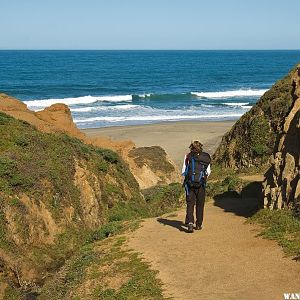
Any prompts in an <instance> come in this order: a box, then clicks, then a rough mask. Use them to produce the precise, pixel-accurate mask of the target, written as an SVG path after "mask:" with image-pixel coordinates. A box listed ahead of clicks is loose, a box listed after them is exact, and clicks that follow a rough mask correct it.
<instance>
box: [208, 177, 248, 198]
mask: <svg viewBox="0 0 300 300" xmlns="http://www.w3.org/2000/svg"><path fill="white" fill-rule="evenodd" d="M245 184H246V183H245V182H243V181H242V180H241V179H239V177H238V176H237V175H236V174H233V175H229V176H226V177H225V178H224V179H223V180H220V179H219V180H216V181H215V182H209V181H208V183H207V186H206V195H207V198H213V197H215V196H217V195H220V194H223V193H226V192H232V191H236V192H240V191H241V190H242V188H243V186H244V185H245Z"/></svg>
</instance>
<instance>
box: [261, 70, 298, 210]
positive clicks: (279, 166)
mask: <svg viewBox="0 0 300 300" xmlns="http://www.w3.org/2000/svg"><path fill="white" fill-rule="evenodd" d="M292 86H293V90H292V96H293V104H292V106H291V109H290V111H289V113H288V115H287V116H286V118H284V123H283V129H282V133H281V134H280V135H279V139H278V145H276V147H275V149H274V153H273V155H272V157H271V163H272V166H271V167H270V169H269V170H268V171H267V173H266V179H265V181H264V183H263V193H264V206H265V207H268V208H270V209H281V208H284V207H287V208H291V209H293V210H294V211H296V212H297V214H299V215H300V65H299V66H298V68H297V69H296V71H295V72H293V76H292Z"/></svg>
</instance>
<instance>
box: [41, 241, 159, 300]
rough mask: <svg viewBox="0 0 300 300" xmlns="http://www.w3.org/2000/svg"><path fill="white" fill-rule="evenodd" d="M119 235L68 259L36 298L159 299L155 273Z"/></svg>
mask: <svg viewBox="0 0 300 300" xmlns="http://www.w3.org/2000/svg"><path fill="white" fill-rule="evenodd" d="M124 242H125V238H124V237H122V236H119V237H115V238H109V239H106V240H105V241H103V242H101V243H99V242H96V243H94V244H89V245H87V246H85V247H83V248H82V249H81V250H80V252H79V253H78V254H77V255H76V256H74V257H72V259H70V260H69V261H68V262H67V264H66V265H65V266H64V268H63V269H62V270H61V271H60V272H59V274H58V276H56V277H55V278H54V279H53V281H51V282H48V283H46V284H45V286H44V287H43V290H42V292H41V294H40V296H39V299H53V300H56V299H57V300H59V299H86V298H88V299H103V300H104V299H107V300H108V299H116V300H117V299H118V300H119V299H121V300H122V299H124V300H125V299H163V296H162V286H161V282H160V281H159V280H158V279H157V278H156V273H157V272H155V271H152V270H151V269H150V267H149V265H148V264H147V263H146V262H144V261H143V260H142V259H141V258H140V256H139V255H138V254H137V253H134V252H131V251H128V250H126V249H124V246H123V245H124Z"/></svg>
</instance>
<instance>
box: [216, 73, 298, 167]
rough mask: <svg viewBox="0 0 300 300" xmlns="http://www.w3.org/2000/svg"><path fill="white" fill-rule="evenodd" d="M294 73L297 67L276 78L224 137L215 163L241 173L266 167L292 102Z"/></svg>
mask: <svg viewBox="0 0 300 300" xmlns="http://www.w3.org/2000/svg"><path fill="white" fill-rule="evenodd" d="M294 72H295V68H294V69H293V70H292V71H291V72H290V73H289V74H288V75H287V76H286V77H285V78H283V79H281V80H279V81H277V82H276V83H275V84H274V85H273V86H272V88H271V89H270V90H269V91H267V92H266V93H265V94H264V95H263V96H262V97H261V98H260V99H259V101H258V102H257V104H256V105H255V106H253V107H252V109H251V110H250V111H248V112H247V113H245V114H244V115H243V116H242V117H241V118H240V119H239V120H238V121H237V122H236V123H235V125H234V126H233V127H232V129H231V130H230V131H229V132H228V133H227V134H226V135H225V136H224V137H223V139H222V142H221V144H220V145H219V147H218V149H217V151H216V152H215V154H214V162H215V164H216V165H218V166H220V167H221V168H223V169H224V167H225V168H229V169H230V168H231V169H234V170H237V171H238V172H244V171H245V170H247V169H248V168H249V167H250V168H256V167H258V168H261V167H263V168H266V166H267V165H268V158H269V156H270V155H271V153H272V152H273V149H274V146H275V144H276V142H277V136H278V135H279V134H280V133H281V132H282V125H283V120H284V117H285V116H286V115H287V114H288V113H289V110H290V108H291V105H292V103H293V84H292V76H293V74H294Z"/></svg>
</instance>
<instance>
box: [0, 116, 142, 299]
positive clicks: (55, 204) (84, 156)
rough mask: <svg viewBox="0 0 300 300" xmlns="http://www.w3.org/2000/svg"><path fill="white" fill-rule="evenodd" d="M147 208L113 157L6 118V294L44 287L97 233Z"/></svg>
mask: <svg viewBox="0 0 300 300" xmlns="http://www.w3.org/2000/svg"><path fill="white" fill-rule="evenodd" d="M145 206H146V202H145V200H144V199H143V197H142V196H141V194H140V192H139V186H138V183H137V181H136V180H135V178H134V176H133V175H132V173H131V172H130V170H129V168H128V166H127V164H126V163H125V162H124V161H123V160H122V159H121V158H120V157H119V155H117V154H116V153H115V152H113V151H111V150H108V149H103V148H99V147H94V146H92V145H86V144H84V143H83V142H82V141H80V140H79V139H75V138H72V137H70V136H68V135H66V134H63V133H44V132H40V131H38V130H37V129H36V128H35V127H33V126H32V125H30V124H29V123H27V122H25V121H20V120H17V119H15V118H13V117H10V116H8V115H6V114H4V113H0V294H1V289H3V287H4V288H5V287H6V286H7V285H8V284H9V285H11V286H14V287H19V288H21V289H22V290H23V291H26V290H27V289H29V290H32V289H34V287H35V286H41V285H42V284H43V282H44V280H46V279H47V277H48V275H49V274H51V273H52V272H53V271H54V270H56V269H57V268H59V266H61V265H62V264H63V263H64V261H65V259H67V258H68V257H69V256H70V255H72V253H73V252H74V251H75V250H76V248H77V247H78V246H79V245H81V244H82V243H84V241H86V240H87V239H88V237H89V236H90V235H91V233H92V232H93V231H94V230H95V229H97V228H99V227H101V226H102V225H103V224H105V223H107V222H108V221H110V220H115V219H118V218H119V215H120V212H122V211H126V212H127V214H129V213H130V214H133V215H134V214H135V213H136V212H137V211H138V210H142V209H144V207H145Z"/></svg>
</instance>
